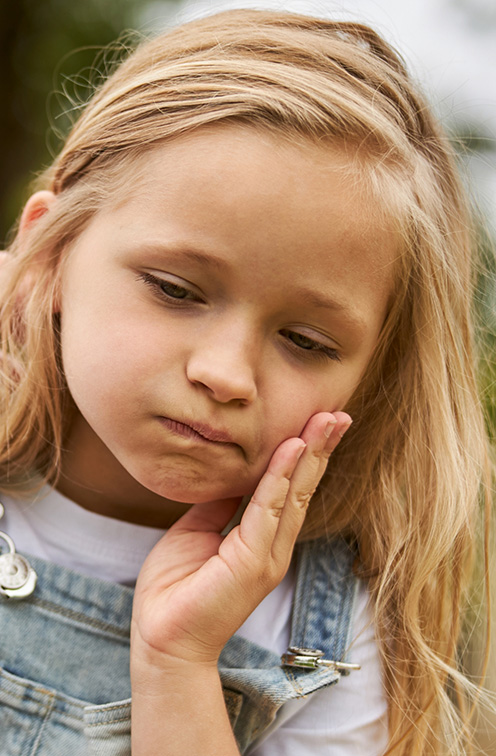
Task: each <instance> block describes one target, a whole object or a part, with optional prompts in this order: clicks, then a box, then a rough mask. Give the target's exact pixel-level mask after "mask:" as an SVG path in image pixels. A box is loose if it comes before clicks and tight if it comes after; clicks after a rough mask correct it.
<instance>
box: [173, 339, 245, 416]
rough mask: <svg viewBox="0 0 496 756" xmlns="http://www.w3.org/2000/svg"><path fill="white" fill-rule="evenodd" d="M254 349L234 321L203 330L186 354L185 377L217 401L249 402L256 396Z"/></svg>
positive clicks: (224, 402)
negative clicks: (217, 327)
mask: <svg viewBox="0 0 496 756" xmlns="http://www.w3.org/2000/svg"><path fill="white" fill-rule="evenodd" d="M257 352H258V347H257V345H256V344H255V342H254V339H253V338H251V337H250V336H249V334H248V333H247V332H246V329H243V328H240V327H236V325H235V324H231V326H230V327H229V328H220V329H213V330H212V331H210V332H209V333H208V334H206V333H205V332H204V331H203V332H202V333H200V334H198V342H197V345H196V347H195V348H194V349H193V350H192V351H191V353H190V355H189V358H188V361H187V366H186V375H187V378H188V380H189V381H190V382H191V383H192V384H195V385H197V386H203V387H204V388H205V389H206V390H207V391H208V393H209V394H210V396H211V398H212V399H214V400H215V401H217V402H221V403H223V404H226V403H228V402H239V403H240V404H250V403H251V402H253V401H254V399H255V398H256V396H257V382H256V374H255V369H256V361H257Z"/></svg>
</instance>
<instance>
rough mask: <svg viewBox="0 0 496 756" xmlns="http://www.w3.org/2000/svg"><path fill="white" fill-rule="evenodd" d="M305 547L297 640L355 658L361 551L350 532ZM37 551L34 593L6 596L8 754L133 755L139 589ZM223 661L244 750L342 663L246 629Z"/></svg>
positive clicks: (3, 653) (3, 679) (1, 675)
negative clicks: (304, 663) (349, 539)
mask: <svg viewBox="0 0 496 756" xmlns="http://www.w3.org/2000/svg"><path fill="white" fill-rule="evenodd" d="M296 559H297V582H296V589H295V600H294V606H293V616H292V630H291V645H292V646H293V645H294V646H302V647H307V648H312V649H321V650H322V651H324V654H325V658H326V659H332V660H336V661H345V656H346V648H347V645H348V642H349V632H350V626H351V621H352V613H353V603H354V598H355V595H356V587H357V580H356V578H355V577H354V576H353V572H352V563H353V559H354V554H353V553H352V551H351V550H350V549H349V548H348V547H347V546H346V544H345V543H344V542H342V541H333V542H331V543H327V542H323V541H322V542H321V541H312V542H310V543H307V544H302V545H300V546H298V547H297V552H296ZM30 561H31V564H32V565H33V567H34V568H35V569H36V571H37V573H38V584H37V586H36V590H35V592H34V594H33V595H32V596H30V597H29V598H26V599H23V600H20V601H16V600H14V599H2V598H0V667H1V669H0V754H1V756H129V755H130V752H131V751H130V695H131V690H130V683H129V626H130V617H131V608H132V601H133V591H132V589H130V588H126V587H123V586H120V585H115V584H113V583H107V582H104V581H100V580H97V579H95V578H92V577H86V576H84V575H79V574H78V573H76V572H73V571H71V570H68V569H65V568H62V567H59V566H58V565H55V564H52V563H48V562H43V561H42V560H39V559H34V558H32V559H30ZM260 640H261V642H262V643H263V638H261V639H260ZM219 669H220V675H221V679H222V685H223V689H224V696H225V700H226V706H227V710H228V713H229V717H230V720H231V724H232V727H233V730H234V733H235V736H236V739H237V742H238V746H239V749H240V751H241V753H246V751H247V750H248V749H249V747H250V745H251V744H252V743H253V742H254V741H255V740H256V739H257V738H258V737H259V735H260V734H261V733H262V732H263V731H264V730H265V729H266V728H267V727H268V726H269V725H270V724H271V722H272V721H273V720H274V717H275V715H276V713H277V711H278V709H279V708H280V707H281V706H282V705H283V704H284V703H285V702H286V701H289V700H290V699H294V698H300V697H302V696H306V695H307V694H309V693H312V692H313V691H315V690H317V689H318V688H321V687H323V686H325V685H330V684H332V683H335V682H337V680H338V679H339V673H338V672H337V671H336V670H335V669H332V668H320V669H315V670H308V669H299V668H296V667H291V666H281V659H280V658H279V657H278V656H277V654H275V653H273V652H272V651H269V650H267V649H265V648H263V647H262V646H259V645H257V644H255V643H252V642H251V641H247V640H245V639H244V638H241V637H239V636H236V635H235V636H233V637H232V638H231V639H230V640H229V642H228V643H227V644H226V646H225V648H224V650H223V652H222V655H221V657H220V663H219Z"/></svg>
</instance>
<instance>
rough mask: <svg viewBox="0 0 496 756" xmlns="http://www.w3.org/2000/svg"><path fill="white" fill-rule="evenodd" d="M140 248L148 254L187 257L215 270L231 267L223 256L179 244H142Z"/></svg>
mask: <svg viewBox="0 0 496 756" xmlns="http://www.w3.org/2000/svg"><path fill="white" fill-rule="evenodd" d="M139 249H140V251H143V252H146V253H147V254H156V255H160V256H163V255H164V254H166V255H167V256H168V257H178V258H179V257H180V258H181V259H184V258H186V259H187V260H190V261H191V262H193V263H196V264H198V265H206V266H207V267H209V268H214V269H215V270H226V269H227V268H228V267H229V264H228V263H227V262H226V261H225V260H222V258H220V257H217V256H216V255H214V254H212V253H211V252H202V251H201V250H197V249H191V247H186V246H185V247H181V246H179V245H175V246H171V247H167V246H166V245H163V244H140V246H139Z"/></svg>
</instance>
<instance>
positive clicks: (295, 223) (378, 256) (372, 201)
mask: <svg viewBox="0 0 496 756" xmlns="http://www.w3.org/2000/svg"><path fill="white" fill-rule="evenodd" d="M364 165H365V164H364V161H363V160H361V159H359V156H358V153H357V152H356V150H355V151H353V149H351V148H350V147H345V146H344V145H341V144H339V145H337V144H329V143H326V144H316V143H314V142H312V141H310V140H305V139H303V138H294V139H293V138H291V139H290V138H289V137H284V138H281V137H280V136H276V135H274V134H272V133H270V132H266V131H261V130H259V129H254V128H253V127H245V126H240V125H229V126H226V125H223V126H215V127H204V128H201V129H198V130H197V131H195V132H192V133H191V134H189V135H186V136H183V137H180V138H177V139H175V140H173V141H171V142H167V143H164V144H162V145H160V146H158V147H155V148H153V149H151V150H149V151H148V152H146V153H144V154H143V155H142V156H140V157H139V158H138V160H137V161H135V163H134V164H133V166H132V173H130V175H129V181H128V182H127V190H128V191H127V192H126V195H125V196H123V195H121V196H119V195H117V199H116V201H115V202H114V203H113V205H112V206H111V207H110V208H107V209H106V211H105V212H104V214H103V218H102V219H101V220H104V221H105V219H106V222H107V231H108V233H109V234H110V235H111V236H112V237H113V238H114V237H115V236H116V232H117V236H119V234H121V236H122V237H125V240H126V244H127V243H130V244H134V245H142V246H143V248H146V249H151V248H156V249H157V250H159V249H160V248H161V247H163V246H164V245H165V246H172V247H174V248H175V249H176V250H181V249H182V250H189V251H195V250H196V251H199V252H207V253H209V255H210V257H211V259H214V258H218V260H219V261H220V262H223V261H224V262H225V261H229V260H230V261H231V263H233V265H234V269H235V270H236V269H239V268H240V267H241V268H242V267H244V266H249V269H250V280H251V281H252V282H253V284H254V286H255V287H257V286H262V285H263V287H264V289H265V291H266V292H267V294H268V295H269V294H270V293H272V295H274V296H275V295H276V294H277V295H279V290H280V288H281V286H285V287H286V291H287V293H288V294H289V291H290V290H291V289H292V287H294V286H295V285H296V284H297V283H304V284H305V287H306V288H307V289H312V288H313V289H314V290H315V291H316V292H322V291H323V290H331V291H333V292H335V293H336V292H337V291H338V290H339V289H341V290H342V292H343V293H344V295H345V296H346V297H348V298H356V299H357V300H358V299H359V297H360V295H361V293H365V294H366V296H367V298H368V300H371V299H373V300H374V301H375V300H377V302H380V303H381V304H380V306H381V307H382V306H383V303H384V301H387V299H388V296H389V293H390V292H391V290H392V285H393V280H394V275H395V270H396V261H397V257H398V250H399V235H398V233H397V232H396V231H395V224H394V223H393V222H392V220H391V219H390V218H389V217H388V214H387V212H386V210H387V208H386V207H385V203H384V201H383V200H382V199H381V197H379V196H377V194H375V193H374V192H373V191H372V189H371V183H370V182H368V181H367V180H365V179H366V175H367V169H366V167H364ZM234 277H235V276H234V275H233V279H234ZM364 317H366V314H364Z"/></svg>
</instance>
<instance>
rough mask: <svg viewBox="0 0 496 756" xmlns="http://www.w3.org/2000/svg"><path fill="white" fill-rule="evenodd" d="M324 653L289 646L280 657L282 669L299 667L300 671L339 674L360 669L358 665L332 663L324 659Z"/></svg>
mask: <svg viewBox="0 0 496 756" xmlns="http://www.w3.org/2000/svg"><path fill="white" fill-rule="evenodd" d="M323 657H324V652H323V651H321V650H320V649H318V648H301V647H300V646H290V647H289V648H288V650H287V651H286V653H285V654H283V655H282V656H281V661H282V665H283V667H299V668H301V669H321V668H322V667H326V668H328V669H335V670H336V672H340V673H341V674H345V675H346V674H349V673H350V672H351V671H352V670H354V669H361V667H360V664H352V663H351V662H341V661H334V660H333V659H324V658H323Z"/></svg>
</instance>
